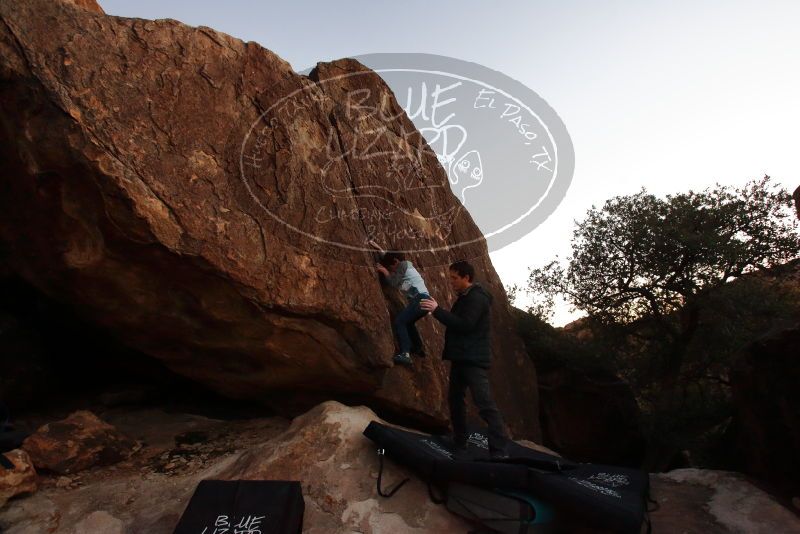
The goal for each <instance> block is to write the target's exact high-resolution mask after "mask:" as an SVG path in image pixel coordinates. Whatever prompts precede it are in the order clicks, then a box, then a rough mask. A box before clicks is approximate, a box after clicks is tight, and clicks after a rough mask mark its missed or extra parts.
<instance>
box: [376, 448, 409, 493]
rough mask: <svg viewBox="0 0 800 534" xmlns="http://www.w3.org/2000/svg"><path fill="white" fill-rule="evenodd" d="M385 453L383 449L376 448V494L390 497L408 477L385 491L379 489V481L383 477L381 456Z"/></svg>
mask: <svg viewBox="0 0 800 534" xmlns="http://www.w3.org/2000/svg"><path fill="white" fill-rule="evenodd" d="M385 455H386V451H385V450H384V449H378V463H379V467H378V495H380V496H381V497H385V498H387V499H388V498H389V497H391V496H392V495H394V494H395V493H397V490H399V489H400V488H402V487H403V486H404V485H405V483H406V482H408V481H409V480H410V479H408V478H406V479H404V480H401V481H400V483H399V484H397V485H395V486H394V487H393V488H391V489H387V492H384V491H383V490H382V489H381V481H382V479H383V457H384V456H385Z"/></svg>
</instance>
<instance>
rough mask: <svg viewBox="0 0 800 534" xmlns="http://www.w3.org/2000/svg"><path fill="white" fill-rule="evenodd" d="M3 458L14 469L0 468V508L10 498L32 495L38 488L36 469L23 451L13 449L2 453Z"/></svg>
mask: <svg viewBox="0 0 800 534" xmlns="http://www.w3.org/2000/svg"><path fill="white" fill-rule="evenodd" d="M3 456H5V457H6V458H7V459H8V460H10V461H11V463H12V464H14V469H6V468H5V467H2V466H0V508H2V507H3V505H5V504H6V502H8V500H9V499H10V498H11V497H14V496H15V495H20V494H24V493H32V492H34V491H36V488H37V487H38V485H37V477H36V469H34V467H33V463H31V459H30V457H29V456H28V454H27V453H26V452H25V451H23V450H20V449H14V450H13V451H9V452H6V453H4V454H3Z"/></svg>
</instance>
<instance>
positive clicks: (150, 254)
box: [0, 0, 539, 439]
mask: <svg viewBox="0 0 800 534" xmlns="http://www.w3.org/2000/svg"><path fill="white" fill-rule="evenodd" d="M0 18H2V22H3V24H2V25H0V51H1V53H0V81H2V83H1V84H0V119H1V122H2V129H1V130H0V157H2V160H3V162H4V165H3V167H2V171H0V252H2V253H3V255H4V256H5V257H4V258H3V261H4V262H5V263H7V265H8V267H9V268H10V269H11V270H13V272H14V273H16V274H17V275H19V276H21V277H22V278H24V279H25V280H27V281H28V282H30V283H31V284H32V285H34V286H35V287H36V288H37V289H39V290H40V291H42V292H43V293H45V294H46V295H48V296H50V297H52V298H54V299H56V300H59V301H62V302H69V303H71V304H73V305H74V306H75V308H76V309H77V310H79V313H80V314H81V315H82V317H83V318H84V319H86V320H88V321H91V322H92V323H94V324H96V325H99V326H100V327H103V328H105V329H107V330H108V331H110V332H112V333H113V334H114V335H115V336H116V337H117V338H118V339H119V340H121V341H122V342H123V343H125V344H126V345H128V346H130V347H132V348H134V349H136V350H139V351H141V352H143V353H145V354H148V355H150V356H153V357H155V358H158V359H159V360H161V361H162V362H164V364H165V365H167V366H168V367H169V368H171V369H172V370H174V371H175V372H177V373H180V374H182V375H184V376H186V377H189V378H191V379H193V380H195V381H197V382H200V383H203V384H205V385H207V386H208V387H210V388H213V389H215V390H216V391H219V392H221V393H223V394H225V395H227V396H230V397H235V398H240V399H253V400H256V401H259V402H263V403H267V404H270V405H272V406H274V407H276V408H280V409H283V410H285V411H287V412H291V413H299V412H300V411H301V410H304V409H307V408H308V407H310V406H312V405H314V404H316V403H317V402H319V401H320V400H324V399H330V398H337V399H340V400H344V401H347V402H351V403H354V402H363V403H369V404H370V405H371V406H373V407H375V408H376V409H379V410H380V411H381V413H386V414H392V415H393V416H401V417H403V418H405V420H409V421H415V422H416V423H417V424H419V425H422V426H425V427H428V428H429V427H433V426H442V425H444V424H446V421H447V415H446V406H445V404H446V402H445V395H444V391H445V389H446V384H445V377H446V367H445V365H444V364H443V363H442V362H441V361H440V360H439V358H438V354H439V353H440V350H441V347H442V337H443V327H442V326H441V325H439V324H437V323H436V322H435V321H434V320H433V319H430V318H427V319H423V320H422V321H420V323H418V325H419V326H420V330H421V334H422V336H423V338H424V339H425V342H426V344H427V352H428V354H430V355H432V357H429V358H427V359H426V360H424V361H420V362H418V363H417V364H416V365H415V367H414V368H413V369H412V370H409V369H406V368H397V367H393V366H392V362H391V356H392V354H393V352H394V346H393V344H394V340H393V335H392V333H391V313H390V312H391V306H390V305H389V304H388V300H389V299H387V298H386V296H385V295H384V292H383V290H382V288H381V285H380V282H379V280H378V278H377V276H376V273H375V269H374V262H375V258H374V257H373V255H372V254H371V253H370V252H367V251H366V250H365V249H364V247H365V242H366V241H367V240H368V239H369V238H373V239H375V240H377V241H378V242H379V243H380V244H381V245H382V246H383V247H384V248H387V249H388V248H398V249H402V250H409V251H416V252H414V253H412V254H410V258H411V259H412V260H413V261H414V262H415V264H417V265H418V266H419V268H420V270H421V272H422V273H423V276H424V277H425V279H426V282H427V285H428V288H429V290H430V291H431V292H432V294H433V295H434V296H435V297H436V298H437V300H439V301H440V302H442V303H444V304H445V305H447V304H448V303H449V302H450V301H452V299H453V297H454V295H453V294H452V292H451V290H450V289H449V286H448V284H447V279H446V274H447V265H449V263H450V262H451V261H453V260H455V259H459V258H468V259H470V260H471V261H472V262H473V263H474V264H475V265H476V269H477V271H478V273H479V275H478V279H479V280H480V281H481V282H483V283H484V284H485V285H486V286H487V287H488V289H489V290H490V291H491V292H492V293H493V295H494V297H495V299H494V302H495V305H494V309H493V312H492V313H493V315H492V320H493V337H494V340H493V344H494V345H493V346H494V354H495V363H494V372H493V384H494V386H495V391H496V395H497V401H498V404H499V405H500V408H501V410H502V411H503V414H504V416H505V418H506V421H507V423H508V424H509V426H510V427H511V429H512V431H513V433H514V434H515V435H516V436H519V437H529V438H534V439H535V438H537V437H538V433H539V430H538V418H537V392H536V375H535V370H534V368H533V366H532V364H531V363H530V361H529V359H528V357H527V356H526V354H525V351H524V349H523V346H522V344H521V342H520V340H519V338H518V336H517V335H516V333H515V331H514V325H513V323H512V320H511V318H510V314H509V309H508V306H507V305H506V304H505V302H506V299H505V292H504V289H503V286H502V284H501V283H500V281H499V279H498V277H497V275H496V273H495V271H494V269H493V267H492V265H491V263H490V261H489V257H488V254H487V249H486V244H485V241H484V240H483V239H482V237H481V234H480V232H479V230H478V228H477V227H476V226H475V224H474V222H473V221H472V219H471V217H470V216H469V214H468V213H467V212H466V211H465V210H464V209H463V207H462V206H461V204H460V203H459V202H458V200H457V199H456V197H455V196H454V195H453V194H452V192H451V191H450V189H449V183H448V180H447V176H446V174H445V171H444V169H443V168H442V167H441V165H440V164H439V163H438V161H437V159H436V157H435V154H434V153H433V152H432V151H431V150H430V148H429V147H428V145H427V144H426V143H425V142H424V140H423V139H422V137H421V136H420V134H419V132H417V131H416V129H415V128H414V126H413V124H412V123H411V122H410V120H409V119H408V117H407V116H406V115H405V113H403V112H402V110H401V108H400V107H399V106H398V104H397V102H396V101H395V99H394V97H393V95H392V94H391V92H390V90H389V89H388V87H387V86H386V85H385V83H384V82H383V81H382V80H381V79H380V78H379V77H378V76H377V75H375V74H374V73H373V72H371V71H369V70H368V69H365V68H364V67H363V66H362V65H360V64H359V63H357V62H355V61H353V60H340V61H336V62H333V63H329V64H320V65H318V67H317V69H316V70H315V71H314V72H313V73H312V75H311V76H310V77H305V76H301V75H298V74H296V73H295V72H293V71H292V69H291V67H290V65H289V64H288V63H286V62H285V61H283V60H282V59H281V58H279V57H278V56H276V55H275V54H273V53H272V52H270V51H269V50H266V49H264V48H262V47H261V46H259V45H257V44H256V43H252V42H250V43H244V42H242V41H239V40H237V39H234V38H232V37H230V36H228V35H225V34H222V33H219V32H216V31H214V30H212V29H210V28H206V27H197V28H194V27H189V26H186V25H183V24H180V23H178V22H176V21H173V20H158V21H148V20H142V19H127V18H121V17H111V16H106V15H103V14H102V13H101V12H97V10H87V9H83V8H78V7H75V6H74V5H71V4H68V3H63V2H60V1H53V0H30V1H26V2H22V3H12V2H2V3H0ZM353 95H357V100H355V99H354V96H353ZM354 102H355V103H354ZM378 109H380V110H381V112H380V113H378V112H376V111H375V110H378Z"/></svg>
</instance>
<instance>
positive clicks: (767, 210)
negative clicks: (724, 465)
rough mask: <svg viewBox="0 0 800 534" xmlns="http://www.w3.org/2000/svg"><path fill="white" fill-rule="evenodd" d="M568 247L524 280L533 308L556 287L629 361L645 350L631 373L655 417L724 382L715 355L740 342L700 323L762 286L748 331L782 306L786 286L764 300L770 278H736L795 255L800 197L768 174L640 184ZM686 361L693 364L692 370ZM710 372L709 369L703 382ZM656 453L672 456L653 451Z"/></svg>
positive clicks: (597, 212) (799, 245)
mask: <svg viewBox="0 0 800 534" xmlns="http://www.w3.org/2000/svg"><path fill="white" fill-rule="evenodd" d="M571 245H572V254H571V256H570V257H569V258H567V259H566V261H565V262H559V261H558V259H556V260H554V261H552V262H550V263H549V264H548V265H546V266H544V267H542V268H539V269H534V270H531V274H530V277H529V280H528V287H527V290H528V291H529V292H531V293H533V294H534V296H535V297H537V300H536V303H535V304H534V306H533V307H532V308H533V309H534V310H537V311H540V312H541V311H544V312H545V313H547V312H548V309H551V307H552V303H553V301H554V298H555V297H556V296H560V297H561V298H565V299H566V300H567V301H568V302H569V303H571V304H572V305H573V306H574V307H575V308H577V309H579V310H582V311H585V312H586V313H587V314H588V315H589V317H590V319H591V321H592V322H593V323H594V324H599V325H602V326H603V328H604V330H605V332H606V333H609V332H611V333H614V335H615V338H616V339H618V340H624V344H618V346H617V350H618V351H620V354H621V355H622V359H624V357H625V355H627V356H628V357H629V359H628V361H627V363H628V364H629V365H630V364H631V363H632V362H631V360H630V358H633V359H634V360H635V359H636V357H637V356H642V355H644V356H645V357H644V358H643V359H642V358H640V359H639V360H637V361H634V362H633V364H634V365H633V372H632V373H630V374H631V376H630V378H631V380H632V381H633V382H635V384H634V385H636V386H638V391H639V393H640V398H641V399H643V400H644V401H645V402H646V403H648V404H649V406H646V407H645V408H647V409H648V410H649V413H651V414H652V415H653V417H654V418H655V419H654V422H655V423H656V426H658V425H659V424H660V422H664V421H667V420H668V419H669V416H670V414H672V415H674V414H676V413H678V412H679V411H680V410H685V409H686V401H687V399H688V398H689V397H691V396H697V394H700V395H701V396H702V392H703V391H707V388H706V390H703V388H702V387H701V388H700V390H698V389H697V387H699V386H698V384H699V383H700V382H702V381H703V380H705V379H706V378H707V379H708V381H710V380H712V379H714V380H717V381H719V380H722V381H723V382H724V370H721V367H720V366H719V365H715V364H714V360H715V358H716V356H715V355H717V354H718V353H725V354H728V353H730V352H731V350H729V349H728V348H723V347H722V346H720V347H719V350H710V348H709V346H707V345H706V346H702V344H700V343H699V340H701V339H705V340H706V341H705V342H706V343H708V339H707V338H708V331H707V330H706V329H705V327H704V328H702V329H701V326H702V325H704V322H705V323H708V322H709V319H708V317H709V314H710V313H711V314H713V313H717V314H719V313H725V310H727V309H737V305H736V302H737V300H736V299H739V302H742V303H744V302H747V301H752V300H753V298H752V297H753V295H754V294H755V293H759V292H760V293H763V295H762V297H763V298H761V299H760V300H758V299H756V302H755V304H753V303H752V302H751V304H750V306H752V310H753V313H750V314H747V313H745V314H744V316H742V317H733V319H735V320H737V321H739V322H737V323H736V325H737V328H738V329H739V330H742V329H744V330H747V328H753V329H756V328H761V327H762V325H760V324H759V322H760V321H763V320H764V319H765V318H766V319H768V318H769V317H771V316H772V315H780V314H781V313H783V311H784V310H785V307H784V305H785V304H786V295H782V294H778V293H777V292H773V293H775V294H773V295H771V296H770V297H769V298H767V295H766V293H767V292H769V288H768V286H765V285H764V284H759V283H757V282H755V281H752V280H751V281H748V282H746V283H745V282H737V284H738V287H739V288H740V289H741V290H740V291H731V290H730V289H729V286H730V285H731V284H730V282H732V281H734V280H741V279H751V278H753V276H752V275H753V273H758V272H759V271H762V270H765V269H768V268H770V267H773V266H775V265H779V264H783V263H786V262H788V261H789V260H792V259H794V258H797V257H798V252H799V251H800V238H798V234H797V220H796V217H795V214H794V210H793V209H792V199H791V196H790V195H789V194H788V193H787V192H786V191H785V190H782V189H780V188H778V187H776V186H774V185H773V184H772V182H771V181H770V178H769V177H768V176H765V177H764V178H762V179H760V180H754V181H752V182H750V183H748V184H747V185H745V186H744V187H742V188H734V187H729V186H721V185H717V186H716V187H715V188H713V189H706V190H704V191H701V192H694V191H689V192H688V193H683V194H677V195H667V196H666V198H663V199H661V198H657V197H656V196H654V195H652V194H649V193H647V191H645V190H644V189H643V190H642V191H640V192H639V193H637V194H635V195H630V196H621V197H615V198H612V199H610V200H608V201H607V202H606V203H605V205H604V206H603V207H602V208H601V209H597V208H596V207H594V206H593V207H592V208H591V209H590V210H589V211H588V213H587V215H586V218H585V219H584V220H583V221H582V222H579V223H577V225H576V228H575V230H574V233H573V239H572V244H571ZM722 288H727V289H726V290H725V291H721V289H722ZM721 295H728V297H726V298H723V297H722V296H721ZM731 299H733V300H731ZM721 301H722V302H721ZM756 308H759V309H760V311H759V312H758V313H759V314H760V315H759V316H756V312H755V309H756ZM739 311H741V310H739ZM745 311H747V310H745ZM739 315H742V314H739ZM745 316H746V317H745ZM712 322H713V321H712ZM723 322H724V321H723ZM701 330H702V331H701ZM718 330H719V329H718ZM714 331H716V330H714ZM721 332H722V333H721V334H720V336H723V335H724V329H722V330H721ZM734 338H735V336H729V337H728V338H727V340H726V341H724V342H723V341H719V339H716V340H715V341H718V342H720V343H721V345H725V343H727V344H728V345H731V346H733V345H734V344H735V343H738V342H740V340H739V339H738V338H736V340H734ZM623 345H624V346H623ZM716 359H718V358H716ZM623 367H624V366H623ZM723 367H724V366H723ZM687 369H692V370H694V371H693V373H694V374H693V375H692V377H691V378H692V380H687V376H686V373H687ZM701 372H702V373H705V374H704V375H703V376H704V377H705V378H704V379H703V380H700V381H698V380H695V379H697V378H698V376H699V375H698V373H701ZM706 375H708V376H706ZM636 382H638V383H636ZM698 391H700V393H698ZM681 413H682V412H681ZM663 431H664V429H663V428H660V429H658V430H656V429H655V428H654V432H656V433H657V432H662V433H663ZM667 448H669V447H667ZM667 455H668V451H665V452H664V453H663V454H659V456H667ZM659 461H661V462H663V461H665V459H664V458H660V459H659V460H656V459H653V462H654V463H655V464H658V462H659Z"/></svg>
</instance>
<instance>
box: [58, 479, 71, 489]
mask: <svg viewBox="0 0 800 534" xmlns="http://www.w3.org/2000/svg"><path fill="white" fill-rule="evenodd" d="M70 484H72V479H71V478H69V477H58V480H56V487H57V488H66V487H67V486H69V485H70Z"/></svg>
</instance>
